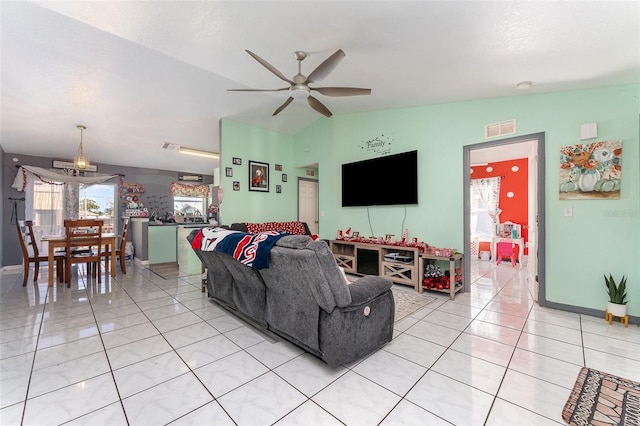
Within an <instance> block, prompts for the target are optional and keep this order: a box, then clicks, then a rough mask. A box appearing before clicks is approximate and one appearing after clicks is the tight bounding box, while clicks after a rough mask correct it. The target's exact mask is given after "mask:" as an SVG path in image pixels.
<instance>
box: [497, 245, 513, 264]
mask: <svg viewBox="0 0 640 426" xmlns="http://www.w3.org/2000/svg"><path fill="white" fill-rule="evenodd" d="M496 245H497V248H496V251H497V254H496V265H499V264H500V263H501V262H502V258H503V257H508V258H509V259H511V266H513V267H514V268H515V267H516V251H515V248H514V244H513V243H509V242H500V243H498V244H496Z"/></svg>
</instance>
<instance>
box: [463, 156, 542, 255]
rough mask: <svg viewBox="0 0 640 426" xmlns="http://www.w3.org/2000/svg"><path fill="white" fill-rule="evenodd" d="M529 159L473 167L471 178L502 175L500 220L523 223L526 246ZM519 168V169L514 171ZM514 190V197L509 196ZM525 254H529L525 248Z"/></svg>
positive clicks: (523, 236)
mask: <svg viewBox="0 0 640 426" xmlns="http://www.w3.org/2000/svg"><path fill="white" fill-rule="evenodd" d="M527 166H528V160H527V159H526V158H519V159H517V160H508V161H497V162H495V163H489V164H487V165H486V166H473V167H471V170H472V173H471V179H482V178H489V177H498V176H500V177H501V178H502V179H500V202H499V203H500V204H499V205H500V208H501V209H502V213H500V222H507V221H511V222H513V223H517V224H519V225H522V238H524V242H525V246H526V243H527V241H529V232H528V230H527V229H526V228H525V227H526V226H527V225H528V224H529V222H528V214H529V213H528V212H529V193H528V189H529V184H528V181H529V178H528V176H529V169H528V167H527ZM514 168H517V171H514ZM510 192H512V193H513V197H509V196H507V194H508V193H510ZM524 254H527V249H526V248H525V250H524Z"/></svg>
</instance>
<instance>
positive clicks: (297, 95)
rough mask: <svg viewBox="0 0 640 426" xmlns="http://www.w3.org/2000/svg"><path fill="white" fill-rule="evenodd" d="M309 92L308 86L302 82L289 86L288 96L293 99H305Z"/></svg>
mask: <svg viewBox="0 0 640 426" xmlns="http://www.w3.org/2000/svg"><path fill="white" fill-rule="evenodd" d="M310 94H311V90H309V87H308V86H305V85H302V84H294V85H293V86H291V87H290V88H289V96H291V97H292V98H293V99H307V98H308V97H309V95H310Z"/></svg>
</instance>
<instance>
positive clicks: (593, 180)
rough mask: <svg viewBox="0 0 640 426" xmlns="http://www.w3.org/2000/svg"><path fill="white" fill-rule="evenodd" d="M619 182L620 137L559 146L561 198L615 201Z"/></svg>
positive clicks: (618, 196) (620, 165)
mask: <svg viewBox="0 0 640 426" xmlns="http://www.w3.org/2000/svg"><path fill="white" fill-rule="evenodd" d="M621 181H622V141H621V140H610V141H600V142H593V143H589V144H576V145H567V146H563V147H562V148H561V149H560V187H559V190H560V191H559V193H560V199H561V200H618V199H620V183H621Z"/></svg>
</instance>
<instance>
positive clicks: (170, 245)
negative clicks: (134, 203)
mask: <svg viewBox="0 0 640 426" xmlns="http://www.w3.org/2000/svg"><path fill="white" fill-rule="evenodd" d="M207 226H210V225H209V224H208V223H193V222H191V223H155V222H150V221H149V219H148V218H132V219H131V237H132V241H133V245H134V250H135V257H136V258H137V259H138V260H140V261H141V262H143V263H146V264H149V265H155V264H159V263H176V262H177V263H178V264H179V267H180V269H181V270H184V271H186V272H188V273H189V274H195V273H199V272H200V269H201V265H200V260H199V259H198V258H197V256H196V255H195V252H193V250H192V249H191V246H189V242H188V241H187V239H186V236H187V235H189V233H191V231H193V229H197V228H204V227H207Z"/></svg>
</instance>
